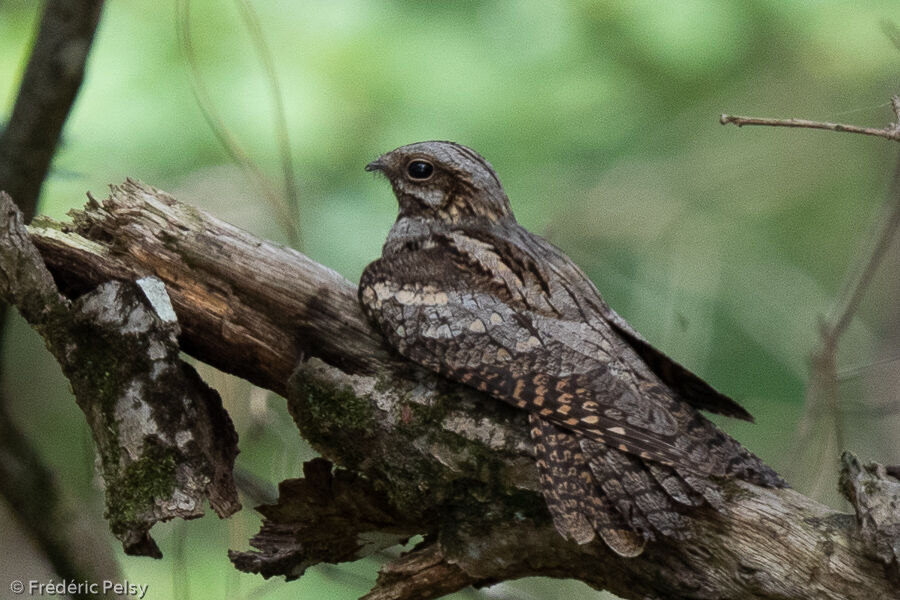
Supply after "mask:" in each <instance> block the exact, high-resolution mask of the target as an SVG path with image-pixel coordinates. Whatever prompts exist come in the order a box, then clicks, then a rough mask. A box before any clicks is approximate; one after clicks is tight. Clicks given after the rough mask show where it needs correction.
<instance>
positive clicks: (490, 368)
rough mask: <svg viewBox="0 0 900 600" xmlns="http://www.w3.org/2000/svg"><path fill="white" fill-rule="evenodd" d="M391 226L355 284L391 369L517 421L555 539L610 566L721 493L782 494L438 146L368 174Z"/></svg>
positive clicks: (411, 149) (702, 396) (463, 157)
mask: <svg viewBox="0 0 900 600" xmlns="http://www.w3.org/2000/svg"><path fill="white" fill-rule="evenodd" d="M366 170H368V171H380V172H381V173H383V174H384V175H385V176H386V177H387V178H388V180H389V181H390V182H391V186H392V187H393V189H394V194H395V195H396V197H397V201H398V203H399V216H398V218H397V221H396V223H395V224H394V226H393V227H392V229H391V231H390V234H389V235H388V238H387V242H386V243H385V244H384V248H383V251H382V256H381V258H380V259H378V260H376V261H375V262H373V263H371V264H370V265H369V266H368V267H367V268H366V270H365V272H364V273H363V275H362V279H361V281H360V284H359V299H360V302H361V303H362V306H363V310H364V311H365V313H366V314H367V316H368V317H369V318H370V319H371V320H372V322H373V323H374V324H375V325H376V326H377V327H378V329H379V330H380V331H381V332H382V333H383V334H384V336H385V337H386V338H387V340H388V342H389V343H390V345H391V346H392V347H393V348H394V349H395V350H396V351H397V352H399V353H400V354H401V355H403V356H404V357H406V358H408V359H409V360H411V361H413V362H415V363H418V364H420V365H422V366H424V367H426V368H428V369H430V370H432V371H436V372H437V373H440V374H441V375H443V376H444V377H447V378H449V379H450V380H453V381H456V382H459V383H463V384H466V385H469V386H471V387H473V388H475V389H478V390H481V391H482V392H485V393H487V394H490V395H491V396H493V397H495V398H497V399H499V400H502V401H504V402H507V403H509V404H512V405H513V406H515V407H517V408H519V409H521V410H524V411H527V412H528V413H529V420H530V426H531V436H532V439H533V442H534V449H535V455H536V460H537V466H538V472H539V474H540V480H541V488H542V491H543V495H544V498H545V500H546V503H547V507H548V509H549V512H550V514H551V516H552V518H553V522H554V525H555V526H556V529H557V530H558V531H559V532H560V533H561V534H562V535H564V536H566V537H568V538H570V539H572V540H574V541H576V542H578V543H587V542H589V541H591V540H593V539H594V538H595V537H596V535H598V534H599V536H600V537H601V538H602V539H603V540H604V542H605V543H606V544H607V545H608V546H609V547H610V548H611V549H612V550H614V551H615V552H617V553H618V554H620V555H622V556H636V555H638V554H640V553H641V551H642V550H643V548H644V545H645V543H646V541H647V540H652V539H655V538H656V537H657V536H658V535H663V536H671V537H675V538H682V537H684V536H685V535H686V531H685V530H686V516H685V515H686V514H688V511H689V510H690V509H691V507H698V506H701V505H704V504H708V505H711V506H713V507H715V508H721V507H722V505H723V501H724V500H723V497H722V489H721V486H720V483H721V481H723V480H725V479H727V478H732V477H736V478H740V479H743V480H746V481H749V482H752V483H755V484H758V485H763V486H772V487H782V486H784V485H785V483H784V481H783V480H782V479H781V478H780V477H779V476H778V475H777V474H776V473H775V472H774V471H773V470H772V469H771V468H769V467H768V466H766V465H765V464H763V462H762V461H761V460H760V459H759V458H757V457H756V456H754V455H753V454H751V453H750V452H749V451H747V450H746V449H744V448H743V447H742V446H741V445H740V444H739V443H738V442H736V441H735V440H734V439H732V438H731V437H729V436H728V435H726V434H724V433H723V432H722V431H720V430H719V429H718V428H716V426H715V425H713V424H712V423H711V422H710V421H708V420H707V419H706V418H705V417H704V416H703V415H702V414H701V413H700V410H708V411H711V412H716V413H720V414H723V415H729V416H732V417H737V418H740V419H746V420H752V417H751V416H750V415H749V414H748V413H747V412H746V411H745V410H744V409H743V408H742V407H741V406H739V405H738V404H737V403H736V402H734V401H733V400H731V399H730V398H728V397H726V396H724V395H722V394H720V393H719V392H717V391H716V390H714V389H713V388H712V387H710V386H709V385H708V384H707V383H705V382H704V381H703V380H701V379H700V378H699V377H697V376H696V375H694V374H693V373H691V372H690V371H688V370H687V369H685V368H684V367H682V366H681V365H679V364H678V363H676V362H675V361H673V360H672V359H670V358H669V357H667V356H666V355H664V354H663V353H662V352H660V351H659V350H657V349H656V348H654V347H653V346H651V345H650V344H649V343H648V342H647V341H646V340H644V338H643V337H641V335H640V334H638V333H637V332H636V331H635V330H634V329H633V328H632V327H631V326H630V325H629V324H628V323H627V322H626V321H625V320H624V319H622V317H620V316H619V315H618V314H616V313H615V312H614V311H613V310H612V309H611V308H610V307H609V306H608V305H607V304H606V302H605V301H604V300H603V298H602V297H601V296H600V293H599V292H598V291H597V288H596V287H594V285H593V284H592V283H591V281H590V280H589V279H588V278H587V276H586V275H585V274H584V273H583V272H582V271H581V269H579V268H578V267H577V266H576V265H575V264H574V263H573V262H572V261H571V259H569V258H568V257H567V256H566V255H565V254H563V253H562V252H561V251H560V250H559V249H557V248H556V247H554V246H553V245H551V244H550V243H549V242H547V241H545V240H544V239H542V238H540V237H538V236H536V235H534V234H532V233H530V232H528V231H526V230H525V229H523V228H522V227H521V226H520V225H519V224H518V223H517V222H516V219H515V217H514V216H513V214H512V211H511V209H510V204H509V199H508V198H507V196H506V193H505V192H504V191H503V187H502V186H501V185H500V180H499V179H498V178H497V175H496V174H495V173H494V170H493V168H492V167H491V165H490V164H489V163H488V162H487V161H486V160H485V159H484V158H482V157H481V156H480V155H479V154H477V153H476V152H475V151H473V150H471V149H469V148H467V147H465V146H461V145H459V144H455V143H451V142H421V143H417V144H411V145H408V146H403V147H401V148H397V149H396V150H393V151H392V152H388V153H387V154H385V155H383V156H381V157H380V158H378V159H377V160H375V161H373V162H372V163H370V164H369V165H368V166H367V167H366Z"/></svg>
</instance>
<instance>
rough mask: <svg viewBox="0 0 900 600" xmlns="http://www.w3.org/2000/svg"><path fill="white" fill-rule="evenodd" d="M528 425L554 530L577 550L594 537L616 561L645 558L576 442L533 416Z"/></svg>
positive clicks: (637, 537) (639, 537)
mask: <svg viewBox="0 0 900 600" xmlns="http://www.w3.org/2000/svg"><path fill="white" fill-rule="evenodd" d="M529 423H530V425H531V438H532V441H533V442H534V451H535V458H536V460H537V466H538V472H539V473H540V477H541V490H542V492H543V494H544V499H545V501H546V502H547V508H548V509H549V510H550V514H551V516H552V517H553V523H554V525H555V526H556V529H557V530H558V531H559V532H560V533H562V534H563V535H565V536H568V537H570V538H571V539H573V540H574V541H576V542H578V543H579V544H584V543H587V542H590V541H591V540H592V539H594V535H595V532H596V533H597V534H599V535H600V537H602V538H603V541H604V542H606V545H607V546H609V547H610V548H611V549H612V550H613V551H614V552H616V553H617V554H618V555H620V556H638V555H639V554H640V553H641V552H643V550H644V544H645V543H646V542H645V539H644V537H643V536H642V535H640V534H639V533H637V532H636V531H635V530H634V529H632V527H631V526H630V525H629V524H628V523H627V522H626V521H625V519H624V518H623V517H622V515H620V514H619V512H618V511H617V510H616V509H615V507H613V505H612V504H611V503H610V501H609V500H608V499H607V498H606V496H604V495H603V494H602V493H601V492H600V491H599V489H598V487H597V482H596V480H595V479H594V476H593V474H592V472H591V469H590V468H589V466H588V463H587V457H586V456H585V454H584V452H583V451H582V448H581V447H580V446H579V444H578V438H577V437H575V435H573V434H572V433H570V432H568V431H566V430H564V429H561V428H559V427H557V426H556V425H554V424H552V423H550V422H549V421H546V420H544V419H542V418H540V417H539V416H537V415H536V414H534V413H531V414H530V415H529Z"/></svg>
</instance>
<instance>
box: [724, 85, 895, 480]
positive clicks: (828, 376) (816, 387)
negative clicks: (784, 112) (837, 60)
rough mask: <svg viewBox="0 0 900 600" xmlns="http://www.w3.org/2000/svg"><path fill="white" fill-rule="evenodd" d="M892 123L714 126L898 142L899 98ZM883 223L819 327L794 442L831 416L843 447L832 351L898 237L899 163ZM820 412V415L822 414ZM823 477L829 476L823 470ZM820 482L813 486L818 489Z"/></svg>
mask: <svg viewBox="0 0 900 600" xmlns="http://www.w3.org/2000/svg"><path fill="white" fill-rule="evenodd" d="M891 107H892V109H893V112H894V116H895V119H894V122H893V123H891V124H889V125H888V126H887V127H885V128H883V129H875V128H872V127H860V126H857V125H847V124H842V123H826V122H821V121H809V120H806V119H767V118H758V117H738V116H732V115H725V114H723V115H722V116H721V117H720V119H719V122H720V123H722V124H723V125H726V124H728V123H731V124H734V125H737V126H738V127H742V126H744V125H767V126H772V127H799V128H807V129H824V130H827V131H841V132H847V133H859V134H862V135H871V136H876V137H881V138H885V139H888V140H893V141H900V96H893V97H892V98H891ZM887 202H888V204H887V206H889V207H891V205H892V208H890V209H889V212H888V215H887V218H886V219H885V220H884V221H883V222H882V226H881V231H880V233H879V234H878V237H877V239H876V241H875V245H874V246H873V247H872V249H871V251H870V252H869V254H868V256H866V258H865V259H864V260H863V261H862V262H860V263H859V265H858V266H857V267H855V268H853V269H852V270H851V272H850V273H849V274H848V276H847V279H846V282H847V283H846V284H845V286H844V292H843V293H842V294H841V299H840V301H839V302H838V303H837V304H836V305H835V306H834V308H833V309H832V311H831V313H830V315H829V316H828V318H827V319H824V320H823V322H822V324H821V326H820V340H821V341H820V345H819V348H818V349H817V350H816V351H815V352H814V353H813V356H812V376H811V378H810V382H809V386H808V388H807V394H806V411H805V414H804V418H803V420H802V422H801V423H802V424H801V428H800V436H799V443H800V444H801V445H803V444H807V443H809V441H810V437H811V432H812V427H811V425H812V424H813V422H815V421H818V420H819V419H821V417H822V415H823V414H827V415H829V416H830V417H831V419H832V422H833V430H834V431H833V433H834V442H835V444H836V445H837V446H838V448H837V449H838V450H843V448H844V431H843V415H842V411H841V407H840V398H839V394H838V382H839V380H840V379H839V377H838V374H837V351H838V343H839V342H840V338H841V336H842V335H843V334H844V332H845V331H846V330H847V327H849V325H850V322H851V321H852V320H853V317H854V315H856V312H857V311H858V309H859V306H860V303H861V302H862V299H863V296H864V295H865V293H866V291H867V290H868V288H869V286H870V284H871V283H872V279H873V278H874V277H875V273H877V271H878V267H879V265H880V264H881V261H882V259H883V258H884V255H885V253H886V252H887V250H888V248H889V247H890V245H891V243H892V242H893V240H894V239H895V237H896V236H897V231H898V229H900V161H898V163H897V166H896V168H895V171H894V177H893V181H892V183H891V187H890V191H889V194H888V200H887ZM822 409H824V413H823V412H822ZM821 472H822V473H825V472H828V469H823V470H822V471H821ZM821 483H822V481H821V478H820V479H819V481H818V483H817V484H816V486H817V487H818V485H819V484H821Z"/></svg>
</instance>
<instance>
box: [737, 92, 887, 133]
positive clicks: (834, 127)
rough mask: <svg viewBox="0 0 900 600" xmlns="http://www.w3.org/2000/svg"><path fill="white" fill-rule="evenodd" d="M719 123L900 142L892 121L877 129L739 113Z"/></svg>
mask: <svg viewBox="0 0 900 600" xmlns="http://www.w3.org/2000/svg"><path fill="white" fill-rule="evenodd" d="M897 103H898V99H897V96H894V98H892V105H893V107H894V112H895V114H896V112H897V106H898V104H897ZM719 123H721V124H722V125H728V124H729V123H730V124H732V125H737V126H738V127H743V126H744V125H766V126H769V127H800V128H804V129H825V130H827V131H842V132H845V133H859V134H861V135H872V136H875V137H880V138H884V139H887V140H893V141H895V142H900V126H898V124H897V123H891V124H890V125H888V126H887V127H884V128H882V129H877V128H875V127H860V126H858V125H847V124H845V123H828V122H825V121H810V120H808V119H768V118H765V117H740V116H737V115H726V114H723V115H722V116H720V117H719Z"/></svg>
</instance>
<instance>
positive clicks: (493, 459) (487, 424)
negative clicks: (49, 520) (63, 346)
mask: <svg viewBox="0 0 900 600" xmlns="http://www.w3.org/2000/svg"><path fill="white" fill-rule="evenodd" d="M30 233H31V239H32V240H33V242H34V243H35V245H36V246H37V247H38V249H39V250H40V252H41V254H42V256H43V257H44V260H45V262H46V264H47V266H48V268H49V269H50V271H51V272H52V273H53V275H54V278H55V280H56V282H57V284H58V285H59V287H60V289H61V290H63V291H64V292H65V293H67V294H68V295H70V296H71V295H77V294H81V293H84V292H86V291H87V290H90V289H92V288H94V287H95V286H97V285H99V284H101V283H103V282H105V281H107V280H109V279H125V280H133V279H137V278H139V277H144V276H147V275H155V276H156V277H158V278H160V279H161V280H162V281H163V282H165V284H166V288H167V291H168V294H169V296H170V297H171V300H172V303H173V306H174V308H175V312H176V314H177V315H178V320H179V323H180V326H181V335H180V338H179V341H180V344H181V347H182V348H183V349H184V350H185V351H187V352H188V353H190V354H192V355H193V356H195V357H197V358H198V359H200V360H203V361H205V362H208V363H210V364H212V365H214V366H216V367H218V368H220V369H222V370H225V371H228V372H231V373H235V374H237V375H239V376H241V377H244V378H246V379H248V380H250V381H252V382H253V383H255V384H257V385H261V386H263V387H266V388H269V389H272V390H274V391H276V392H278V393H280V394H283V395H285V396H287V398H288V404H289V407H290V410H291V413H292V415H293V416H294V419H295V421H296V422H297V426H298V427H299V429H300V431H301V433H302V434H303V435H304V437H306V439H308V440H309V441H310V442H311V443H312V444H313V445H314V446H315V447H316V449H317V450H318V451H319V452H320V453H321V454H322V455H323V456H324V457H326V458H327V459H329V460H331V461H333V462H334V463H336V464H337V465H338V468H337V469H336V470H335V471H334V472H332V471H331V469H330V468H328V467H327V466H325V467H323V465H322V464H321V463H319V464H318V465H317V466H316V467H315V468H311V469H310V470H308V471H307V474H308V476H309V477H308V479H307V480H306V481H307V484H302V483H298V482H285V483H284V484H283V485H282V489H281V498H280V499H279V502H278V503H277V504H276V505H273V506H269V507H264V508H263V513H264V515H265V516H266V522H265V523H264V525H263V529H262V531H261V532H260V534H259V535H258V536H257V537H256V538H254V540H253V541H252V543H253V544H254V545H256V546H257V548H258V549H259V551H258V552H234V553H232V558H233V560H234V561H235V563H236V564H237V565H238V566H239V567H240V568H243V569H247V570H253V571H257V572H260V573H262V574H264V575H266V576H271V575H275V574H281V575H285V576H288V577H296V576H299V575H301V574H302V572H303V570H304V569H305V568H306V567H308V566H310V565H312V564H316V563H317V562H323V561H326V562H336V561H343V560H352V559H354V558H358V557H361V556H364V555H366V554H368V553H371V552H373V551H376V550H379V549H381V548H385V547H388V546H391V545H394V544H396V543H397V542H398V541H399V540H402V539H404V538H406V537H408V536H412V535H414V534H422V535H424V536H425V537H424V541H423V542H422V543H421V544H419V546H418V547H417V548H416V549H415V550H414V551H413V552H412V553H411V554H409V555H407V556H406V557H402V558H401V559H399V560H398V561H395V562H394V563H392V564H390V565H388V566H387V567H385V569H384V570H383V572H382V577H381V578H380V579H379V583H378V584H377V585H376V588H375V589H374V590H373V591H372V593H371V596H370V597H372V598H433V597H438V596H440V595H443V594H446V593H448V592H450V591H453V590H454V589H459V588H461V587H464V586H466V585H476V586H479V585H488V584H491V583H495V582H497V581H503V580H508V579H514V578H519V577H524V576H530V575H545V576H551V577H568V578H575V579H579V580H581V581H584V582H585V583H587V584H588V585H591V586H593V587H595V588H598V589H607V590H609V591H612V592H613V593H615V594H617V595H619V596H622V597H624V598H667V599H682V598H683V599H699V598H724V599H734V600H744V599H747V600H749V599H751V598H754V599H759V598H763V599H773V600H774V599H776V598H777V599H779V600H786V599H793V598H796V599H801V598H803V599H807V598H820V599H826V600H830V599H834V600H838V599H860V600H863V599H865V600H874V599H888V598H896V597H897V596H898V592H897V585H898V582H900V579H898V576H897V548H898V547H900V542H898V538H900V525H898V522H900V516H898V511H897V510H896V507H897V506H898V505H900V484H898V483H897V482H895V481H892V480H891V479H890V478H889V477H888V476H887V475H885V473H884V470H883V469H880V470H879V469H878V468H876V467H872V468H861V467H859V466H856V467H853V465H854V464H855V463H854V460H853V459H852V458H850V457H848V458H847V461H846V462H847V463H848V465H850V468H846V471H845V481H846V483H845V489H847V490H848V494H847V495H848V499H850V501H851V503H853V505H854V507H855V509H856V510H857V514H856V515H850V514H842V513H838V512H835V511H833V510H830V509H828V508H827V507H825V506H822V505H820V504H818V503H816V502H814V501H813V500H811V499H809V498H806V497H804V496H803V495H801V494H799V493H797V492H795V491H793V490H790V489H783V490H773V489H765V488H758V487H755V486H753V485H751V484H747V483H745V482H740V481H735V482H731V483H729V484H727V486H726V493H727V495H728V498H727V502H726V509H725V510H724V512H716V511H713V510H711V509H698V510H696V511H695V512H693V513H692V514H691V528H690V530H691V539H690V540H687V541H681V542H675V541H672V540H661V541H659V542H655V543H651V544H649V545H648V547H647V549H646V550H645V552H644V553H643V554H642V555H641V556H639V557H637V558H631V559H624V558H621V557H618V556H616V555H614V554H613V553H611V552H610V551H609V550H607V549H606V548H605V547H604V546H603V545H602V544H601V543H592V544H587V545H577V544H575V543H572V542H567V541H565V540H563V539H562V538H561V537H560V536H559V535H558V534H557V533H556V531H555V530H554V528H553V525H552V523H551V522H550V518H549V515H548V514H547V512H546V509H545V507H544V503H543V499H542V498H541V496H540V493H539V491H538V482H537V473H536V469H535V467H534V462H533V459H532V455H531V444H530V442H529V441H528V436H527V427H526V424H525V419H524V414H522V413H520V412H517V411H515V410H513V409H512V408H510V407H507V406H505V405H501V404H500V403H498V402H496V401H494V400H492V399H490V398H487V397H485V396H483V395H480V394H479V393H477V392H475V391H474V390H471V389H468V388H465V387H462V386H456V385H453V384H451V383H449V382H447V381H445V380H443V379H441V378H439V377H437V376H435V375H433V374H430V373H426V372H423V371H422V370H421V369H419V368H417V367H415V366H414V365H412V364H410V363H408V362H405V361H403V360H402V359H400V358H398V357H397V356H395V355H393V354H391V353H390V352H389V351H388V350H387V349H386V347H385V345H384V343H383V342H382V340H381V338H380V336H379V335H378V334H377V333H376V332H375V331H374V330H373V329H372V328H371V327H370V326H369V324H368V323H367V322H366V320H365V319H364V317H363V315H362V313H361V311H360V309H359V307H358V305H357V301H356V289H355V286H353V285H352V284H350V282H348V281H347V280H345V279H344V278H342V277H341V276H340V275H338V274H337V273H335V272H333V271H331V270H329V269H327V268H325V267H323V266H321V265H318V264H316V263H315V262H313V261H311V260H310V259H308V258H306V257H305V256H303V255H302V254H300V253H298V252H295V251H293V250H290V249H286V248H283V247H280V246H277V245H274V244H271V243H268V242H265V241H262V240H259V239H256V238H254V237H253V236H251V235H249V234H247V233H246V232H243V231H241V230H239V229H237V228H235V227H232V226H230V225H227V224H225V223H222V222H221V221H218V220H216V219H215V218H213V217H210V216H209V215H206V214H205V213H203V212H201V211H199V210H197V209H193V208H191V207H188V206H185V205H181V204H179V203H178V202H176V201H175V200H174V199H173V198H172V197H170V196H168V195H167V194H165V193H163V192H160V191H158V190H155V189H153V188H150V187H147V186H144V185H142V184H139V183H137V182H134V181H128V182H126V183H125V184H124V185H122V186H116V187H113V188H112V193H111V195H110V198H109V199H108V200H106V201H105V202H104V203H103V204H102V205H101V204H100V203H98V202H96V201H94V200H91V201H90V202H89V203H88V204H87V206H86V207H85V209H84V210H83V211H80V212H76V213H73V224H72V225H60V224H57V223H53V222H50V221H48V220H36V222H35V224H34V225H33V226H32V227H31V228H30ZM298 365H299V366H298ZM312 483H315V484H316V485H312ZM316 490H318V491H316ZM860 490H862V491H864V492H865V493H862V494H860V493H859V492H860ZM316 494H319V495H318V496H317V495H316ZM873 507H875V508H873ZM323 524H324V525H323ZM329 532H331V534H332V537H331V542H330V543H329V542H328V541H327V540H328V539H329V538H328V537H327V534H328V533H329ZM323 535H325V536H326V537H325V538H323ZM323 539H325V540H326V543H323ZM338 547H340V548H342V549H343V551H341V552H339V553H336V552H334V549H335V548H338Z"/></svg>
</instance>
